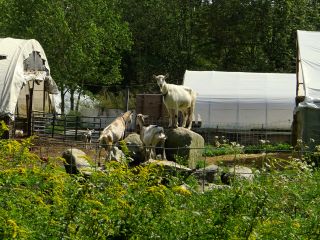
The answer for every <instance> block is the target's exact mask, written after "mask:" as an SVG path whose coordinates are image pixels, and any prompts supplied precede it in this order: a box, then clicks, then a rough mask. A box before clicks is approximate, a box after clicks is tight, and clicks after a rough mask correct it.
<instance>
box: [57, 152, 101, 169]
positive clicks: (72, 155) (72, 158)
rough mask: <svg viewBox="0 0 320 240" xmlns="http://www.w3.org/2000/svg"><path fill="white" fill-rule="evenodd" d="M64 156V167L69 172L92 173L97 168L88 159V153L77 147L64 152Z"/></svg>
mask: <svg viewBox="0 0 320 240" xmlns="http://www.w3.org/2000/svg"><path fill="white" fill-rule="evenodd" d="M62 157H63V158H64V159H65V162H64V167H65V169H66V172H67V173H69V174H78V173H82V174H84V175H90V174H91V173H92V171H94V170H95V169H94V168H93V167H92V166H91V165H90V163H89V162H88V161H87V155H86V154H85V153H84V152H83V151H81V150H79V149H77V148H70V149H67V150H66V151H64V152H63V153H62Z"/></svg>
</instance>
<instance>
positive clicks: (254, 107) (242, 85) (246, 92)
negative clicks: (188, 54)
mask: <svg viewBox="0 0 320 240" xmlns="http://www.w3.org/2000/svg"><path fill="white" fill-rule="evenodd" d="M183 85H186V86H189V87H191V88H192V89H194V90H195V91H196V92H197V94H198V95H197V101H196V109H195V118H196V119H197V118H200V119H201V123H202V125H201V126H202V127H210V128H212V127H221V128H231V129H253V128H269V129H270V128H272V129H290V127H291V123H292V119H293V110H294V106H295V94H296V76H295V74H287V73H249V72H219V71H186V72H185V75H184V82H183Z"/></svg>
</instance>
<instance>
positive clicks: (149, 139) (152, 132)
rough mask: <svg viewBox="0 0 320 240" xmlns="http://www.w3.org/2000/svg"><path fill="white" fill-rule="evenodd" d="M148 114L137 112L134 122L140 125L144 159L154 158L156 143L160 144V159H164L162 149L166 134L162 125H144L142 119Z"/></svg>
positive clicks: (164, 155) (164, 154)
mask: <svg viewBox="0 0 320 240" xmlns="http://www.w3.org/2000/svg"><path fill="white" fill-rule="evenodd" d="M147 117H148V115H143V114H137V117H136V123H137V124H138V125H139V127H140V139H141V141H142V143H143V146H144V149H145V160H146V161H147V160H149V159H155V158H156V150H155V149H156V146H157V144H158V143H160V144H161V148H162V149H163V150H162V154H161V155H162V156H161V157H162V159H166V153H165V149H164V142H165V140H166V135H165V134H164V129H163V127H160V126H157V125H149V126H144V122H145V121H144V120H145V119H146V118H147Z"/></svg>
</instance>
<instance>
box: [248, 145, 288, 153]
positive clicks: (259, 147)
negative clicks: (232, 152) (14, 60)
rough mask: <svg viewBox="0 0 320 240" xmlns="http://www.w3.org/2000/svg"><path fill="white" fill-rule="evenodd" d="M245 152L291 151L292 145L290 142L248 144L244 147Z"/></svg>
mask: <svg viewBox="0 0 320 240" xmlns="http://www.w3.org/2000/svg"><path fill="white" fill-rule="evenodd" d="M243 150H244V153H261V152H269V153H270V152H284V151H286V152H290V151H292V146H291V145H290V144H288V143H277V144H270V143H267V144H258V145H248V146H245V147H244V149H243Z"/></svg>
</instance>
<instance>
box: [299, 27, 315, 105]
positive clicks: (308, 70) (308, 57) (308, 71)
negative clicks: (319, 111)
mask: <svg viewBox="0 0 320 240" xmlns="http://www.w3.org/2000/svg"><path fill="white" fill-rule="evenodd" d="M297 41H298V61H299V64H298V66H299V69H298V78H299V79H298V80H299V83H302V84H301V85H299V88H302V89H299V90H300V92H299V94H300V95H301V92H302V93H303V94H304V96H305V100H304V102H303V103H301V106H309V107H313V108H319V107H320V103H319V102H320V80H319V72H320V45H319V42H320V32H313V31H301V30H298V31H297Z"/></svg>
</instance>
